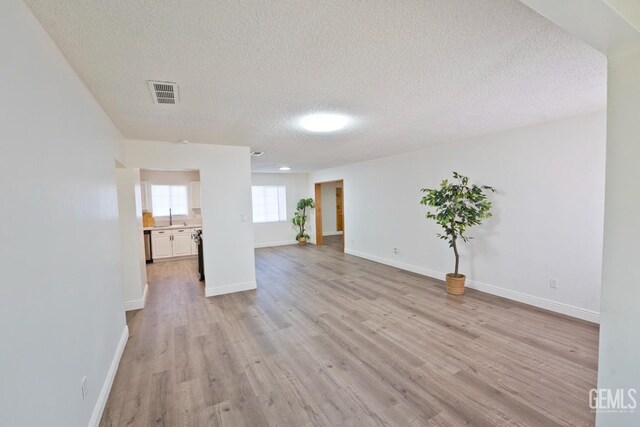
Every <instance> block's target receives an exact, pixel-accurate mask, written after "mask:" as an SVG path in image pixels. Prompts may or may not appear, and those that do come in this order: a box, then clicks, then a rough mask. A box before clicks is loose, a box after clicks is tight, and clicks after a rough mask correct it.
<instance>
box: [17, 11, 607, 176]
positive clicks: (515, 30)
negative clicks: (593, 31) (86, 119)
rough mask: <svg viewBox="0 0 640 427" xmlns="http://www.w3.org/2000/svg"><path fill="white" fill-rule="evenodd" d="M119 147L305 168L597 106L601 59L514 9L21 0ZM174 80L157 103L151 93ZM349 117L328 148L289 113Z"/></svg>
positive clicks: (602, 85) (602, 94)
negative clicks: (249, 157) (118, 137)
mask: <svg viewBox="0 0 640 427" xmlns="http://www.w3.org/2000/svg"><path fill="white" fill-rule="evenodd" d="M26 3H27V4H28V5H29V6H30V7H31V8H32V10H33V11H34V13H35V14H36V16H37V17H38V18H39V19H40V21H41V22H42V24H43V26H44V27H45V28H46V30H47V31H48V32H49V33H50V34H51V36H52V37H53V39H54V40H55V41H56V43H57V44H58V45H59V46H60V48H61V50H62V51H63V53H64V54H65V55H66V57H67V58H68V60H69V62H70V63H71V64H72V65H73V66H74V67H75V69H76V70H77V72H78V74H79V75H80V77H81V78H82V79H83V80H84V81H85V82H86V84H87V86H88V87H89V89H90V90H91V91H92V93H93V94H94V95H95V97H96V98H97V100H98V101H99V102H100V103H101V104H102V106H103V107H104V109H105V110H106V111H107V113H108V114H109V115H110V116H111V118H112V119H113V121H114V122H115V124H116V125H117V126H118V127H119V128H120V130H121V131H122V132H123V134H124V135H125V136H126V137H128V138H135V139H152V140H169V141H172V140H175V141H178V140H180V139H189V140H191V141H192V142H193V143H207V144H230V145H247V146H250V147H252V148H253V149H259V150H263V151H265V152H266V154H265V155H264V156H262V157H260V158H254V159H253V169H254V171H272V170H276V169H277V167H278V166H280V165H290V166H291V167H292V172H300V171H311V170H317V169H321V168H326V167H331V166H337V165H340V164H346V163H353V162H357V161H362V160H366V159H371V158H376V157H382V156H386V155H390V154H395V153H400V152H405V151H410V150H416V149H419V148H422V147H425V146H428V145H430V144H440V143H446V142H451V141H457V140H460V139H463V138H468V137H472V136H475V135H480V134H487V133H490V132H495V131H499V130H503V129H509V128H514V127H519V126H524V125H528V124H532V123H538V122H541V121H545V120H550V119H555V118H561V117H566V116H572V115H576V114H580V113H584V112H589V111H594V110H599V109H604V108H605V106H606V104H605V103H606V58H605V57H604V56H603V55H601V54H600V53H598V52H596V51H595V50H593V49H592V48H590V47H588V46H587V45H585V44H584V43H582V42H581V41H578V40H576V39H574V38H573V37H572V36H570V35H568V34H567V33H565V32H564V31H563V30H561V29H560V28H558V27H556V26H555V25H553V24H551V23H550V22H549V21H547V20H546V19H544V18H543V17H541V16H539V15H537V14H536V13H535V12H533V11H532V10H530V9H528V8H527V7H526V6H524V5H522V4H521V3H519V2H518V1H516V0H396V1H389V0H350V1H348V0H324V1H317V0H316V1H312V0H216V1H212V0H190V1H188V2H181V1H170V0H162V1H159V0H137V1H131V0H109V1H98V0H26ZM150 79H153V80H168V81H175V82H177V83H178V84H179V86H180V101H181V102H180V104H179V105H175V106H169V105H155V104H153V102H152V100H151V96H150V92H149V88H148V86H147V83H146V81H147V80H150ZM317 110H324V111H326V110H330V111H339V112H345V113H349V114H352V115H354V116H355V118H356V119H357V123H356V125H355V126H353V127H352V128H350V129H348V130H346V131H342V132H338V133H336V134H332V135H321V136H319V135H310V134H306V133H304V132H302V131H300V130H299V129H297V128H296V127H295V118H296V117H298V116H299V115H301V114H304V113H307V112H312V111H317Z"/></svg>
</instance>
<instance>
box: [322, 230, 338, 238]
mask: <svg viewBox="0 0 640 427" xmlns="http://www.w3.org/2000/svg"><path fill="white" fill-rule="evenodd" d="M342 234H343V232H342V231H331V232H329V233H322V237H324V236H342Z"/></svg>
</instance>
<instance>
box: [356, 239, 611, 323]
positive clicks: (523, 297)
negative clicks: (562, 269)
mask: <svg viewBox="0 0 640 427" xmlns="http://www.w3.org/2000/svg"><path fill="white" fill-rule="evenodd" d="M345 253H347V254H350V255H354V256H357V257H359V258H365V259H368V260H370V261H375V262H379V263H380V264H385V265H390V266H392V267H396V268H400V269H402V270H407V271H411V272H412V273H417V274H421V275H423V276H427V277H431V278H434V279H438V280H445V276H446V274H445V273H442V272H440V271H435V270H430V269H428V268H424V267H419V266H417V265H412V264H407V263H404V262H401V261H395V260H392V259H388V258H383V257H379V256H377V255H370V254H367V253H364V252H359V251H354V250H352V249H345ZM466 286H467V287H468V288H470V289H476V290H478V291H481V292H485V293H488V294H492V295H497V296H499V297H503V298H507V299H510V300H513V301H518V302H521V303H524V304H528V305H532V306H534V307H538V308H543V309H545V310H549V311H553V312H556V313H560V314H565V315H567V316H571V317H576V318H578V319H582V320H586V321H588V322H593V323H600V313H598V312H597V311H593V310H588V309H586V308H581V307H576V306H573V305H569V304H565V303H562V302H557V301H552V300H549V299H546V298H541V297H537V296H534V295H529V294H525V293H523V292H518V291H514V290H511V289H507V288H502V287H500V286H494V285H489V284H487V283H482V282H478V281H476V280H470V279H467V282H466Z"/></svg>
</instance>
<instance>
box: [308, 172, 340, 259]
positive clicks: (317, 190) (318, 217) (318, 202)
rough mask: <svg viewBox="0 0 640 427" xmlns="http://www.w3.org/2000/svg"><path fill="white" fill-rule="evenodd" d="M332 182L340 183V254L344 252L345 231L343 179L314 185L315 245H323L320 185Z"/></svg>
mask: <svg viewBox="0 0 640 427" xmlns="http://www.w3.org/2000/svg"><path fill="white" fill-rule="evenodd" d="M334 182H341V183H342V252H344V246H345V241H346V240H345V236H346V229H347V227H346V226H345V222H346V221H345V220H344V179H332V180H330V181H321V182H316V183H315V184H314V190H315V202H316V245H318V246H322V245H323V244H324V242H323V239H322V184H331V183H334Z"/></svg>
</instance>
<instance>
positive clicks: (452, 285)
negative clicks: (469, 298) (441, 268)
mask: <svg viewBox="0 0 640 427" xmlns="http://www.w3.org/2000/svg"><path fill="white" fill-rule="evenodd" d="M466 279H467V278H466V276H465V275H464V274H459V275H458V277H456V276H455V274H454V273H448V274H447V293H448V294H449V295H463V294H464V281H465V280H466Z"/></svg>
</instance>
